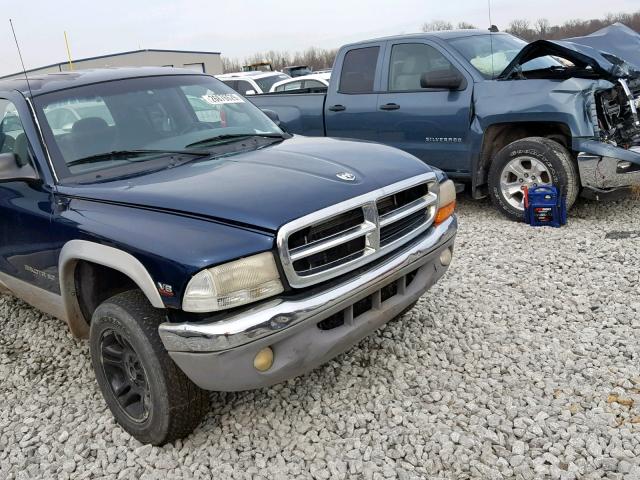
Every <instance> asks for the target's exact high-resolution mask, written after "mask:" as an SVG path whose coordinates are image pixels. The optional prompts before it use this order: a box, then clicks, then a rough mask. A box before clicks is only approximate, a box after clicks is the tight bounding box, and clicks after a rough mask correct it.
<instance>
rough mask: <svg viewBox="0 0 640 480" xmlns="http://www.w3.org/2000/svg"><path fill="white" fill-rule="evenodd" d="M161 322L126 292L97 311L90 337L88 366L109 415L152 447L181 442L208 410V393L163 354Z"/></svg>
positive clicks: (134, 292)
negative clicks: (159, 327)
mask: <svg viewBox="0 0 640 480" xmlns="http://www.w3.org/2000/svg"><path fill="white" fill-rule="evenodd" d="M162 321H163V315H162V314H161V311H160V310H158V309H155V308H153V307H152V306H151V305H150V304H149V302H148V301H147V299H146V297H145V296H144V294H143V293H142V292H140V291H139V290H131V291H128V292H124V293H120V294H118V295H115V296H113V297H111V298H109V299H108V300H105V301H104V302H103V303H101V304H100V305H99V306H98V308H97V309H96V311H95V312H94V314H93V316H92V319H91V331H90V335H89V346H90V350H91V363H92V365H93V370H94V372H95V375H96V380H97V382H98V386H99V387H100V390H101V392H102V396H103V397H104V399H105V402H106V403H107V406H108V407H109V409H110V410H111V413H112V414H113V416H114V417H115V419H116V421H117V422H118V423H119V424H120V425H121V426H122V428H124V429H125V430H126V431H127V432H129V433H130V434H131V435H132V436H133V437H135V438H136V439H137V440H139V441H140V442H142V443H150V444H153V445H163V444H165V443H168V442H172V441H174V440H176V439H178V438H183V437H186V436H187V435H189V434H190V433H191V432H192V431H193V430H194V429H195V428H196V427H197V426H198V424H199V423H200V421H201V420H202V418H203V417H204V416H205V414H206V413H207V411H208V409H209V396H208V394H207V392H205V391H204V390H202V389H200V388H199V387H197V386H196V385H195V384H194V383H193V382H191V380H189V379H188V378H187V376H186V375H185V374H184V373H183V372H182V371H181V370H180V369H179V368H178V367H177V366H176V364H175V363H174V362H173V360H171V357H169V354H168V353H167V351H166V350H165V348H164V345H163V344H162V341H161V340H160V335H159V334H158V325H159V324H160V323H161V322H162ZM116 392H117V393H116Z"/></svg>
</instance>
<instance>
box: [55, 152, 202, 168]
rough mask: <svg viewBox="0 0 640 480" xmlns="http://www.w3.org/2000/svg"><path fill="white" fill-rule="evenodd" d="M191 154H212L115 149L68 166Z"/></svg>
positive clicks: (76, 161)
mask: <svg viewBox="0 0 640 480" xmlns="http://www.w3.org/2000/svg"><path fill="white" fill-rule="evenodd" d="M153 154H160V155H191V156H196V157H206V156H209V155H211V153H209V152H202V151H197V150H113V151H111V152H103V153H96V154H95V155H89V156H88V157H82V158H77V159H75V160H72V161H70V162H69V163H67V167H72V166H75V165H83V164H86V163H97V162H105V161H109V160H114V159H115V160H128V159H130V158H135V157H142V156H144V155H153Z"/></svg>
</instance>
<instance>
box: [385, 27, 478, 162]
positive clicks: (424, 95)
mask: <svg viewBox="0 0 640 480" xmlns="http://www.w3.org/2000/svg"><path fill="white" fill-rule="evenodd" d="M386 51H387V53H386V55H385V61H384V65H383V75H382V82H381V83H382V88H381V90H382V91H381V92H380V94H379V95H378V99H377V105H376V110H377V114H376V116H375V118H376V120H375V125H376V127H377V129H378V141H380V142H382V143H386V144H389V145H393V146H395V147H398V148H401V149H402V150H406V151H407V152H409V153H411V154H413V155H415V156H417V157H418V158H420V159H422V160H424V161H425V162H427V163H429V164H431V165H435V166H437V167H439V168H441V169H442V170H445V171H447V172H450V173H452V174H455V173H458V174H462V175H466V173H467V172H469V169H470V168H469V158H470V157H469V151H470V147H469V141H470V140H469V128H470V123H471V101H472V90H473V79H472V77H471V76H470V75H469V74H468V72H466V71H465V70H464V69H463V68H461V67H460V65H458V64H457V62H456V61H455V59H453V58H452V57H450V56H449V55H448V53H446V52H444V51H442V49H441V47H440V46H438V45H437V44H434V43H432V42H429V41H428V40H420V39H415V40H414V39H411V40H404V41H402V40H397V41H389V42H388V44H387V48H386ZM455 73H458V74H460V75H462V78H463V79H464V80H463V81H462V83H461V85H460V86H459V87H458V88H455V89H446V88H423V86H422V85H423V82H421V79H422V78H423V75H425V74H427V75H428V76H429V75H430V76H431V77H430V78H434V77H435V78H441V77H442V76H443V75H444V76H446V75H448V74H455Z"/></svg>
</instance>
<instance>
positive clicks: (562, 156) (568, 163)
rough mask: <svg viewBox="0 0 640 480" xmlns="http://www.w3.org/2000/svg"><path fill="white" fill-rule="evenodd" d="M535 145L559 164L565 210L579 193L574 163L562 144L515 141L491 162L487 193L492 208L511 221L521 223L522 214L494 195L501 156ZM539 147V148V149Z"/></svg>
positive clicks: (538, 139) (531, 139)
mask: <svg viewBox="0 0 640 480" xmlns="http://www.w3.org/2000/svg"><path fill="white" fill-rule="evenodd" d="M527 143H528V144H532V143H533V144H537V145H539V146H540V147H541V148H543V149H544V150H546V151H549V150H551V152H553V155H554V156H555V160H556V161H557V163H559V164H560V165H559V167H560V168H561V169H562V171H563V174H564V176H565V177H566V184H565V185H564V191H563V194H564V195H565V198H566V205H567V209H569V208H571V207H572V206H573V205H574V203H575V202H576V199H577V198H578V194H579V193H580V178H579V175H578V169H577V165H576V162H575V161H574V159H573V157H572V155H571V153H570V152H569V150H567V149H566V148H565V147H564V146H563V145H562V144H560V143H558V142H557V141H555V140H553V139H550V138H546V137H525V138H520V139H518V140H515V141H513V142H511V143H509V144H508V145H506V146H505V147H503V148H502V150H500V151H499V152H498V154H497V155H496V157H495V158H494V159H493V161H492V162H491V166H490V168H489V176H488V179H489V191H490V197H491V200H492V203H493V204H494V206H495V207H496V208H497V209H498V210H499V211H500V212H502V213H503V214H504V215H505V216H507V217H508V218H510V219H512V220H519V221H522V219H523V213H522V212H518V213H516V212H515V211H512V210H513V209H512V207H510V206H506V205H505V206H503V205H502V201H501V200H500V199H498V198H497V197H496V195H497V194H496V193H494V188H495V185H494V181H495V179H496V178H498V177H499V175H500V173H501V172H499V171H498V170H499V169H501V168H502V164H503V161H502V156H503V155H504V154H505V152H508V151H510V150H512V149H513V148H515V147H516V146H517V145H518V144H527ZM540 147H539V148H540Z"/></svg>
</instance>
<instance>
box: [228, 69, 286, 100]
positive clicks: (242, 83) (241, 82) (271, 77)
mask: <svg viewBox="0 0 640 480" xmlns="http://www.w3.org/2000/svg"><path fill="white" fill-rule="evenodd" d="M216 78H217V79H218V80H221V81H222V82H224V84H225V85H228V86H229V87H231V88H233V89H234V90H235V91H236V92H238V93H240V94H242V95H256V94H260V93H266V92H268V91H269V90H270V89H271V87H272V86H273V84H274V83H276V82H280V81H282V80H287V79H289V78H291V77H289V75H286V74H284V73H282V72H258V71H252V72H236V73H225V74H223V75H216Z"/></svg>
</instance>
